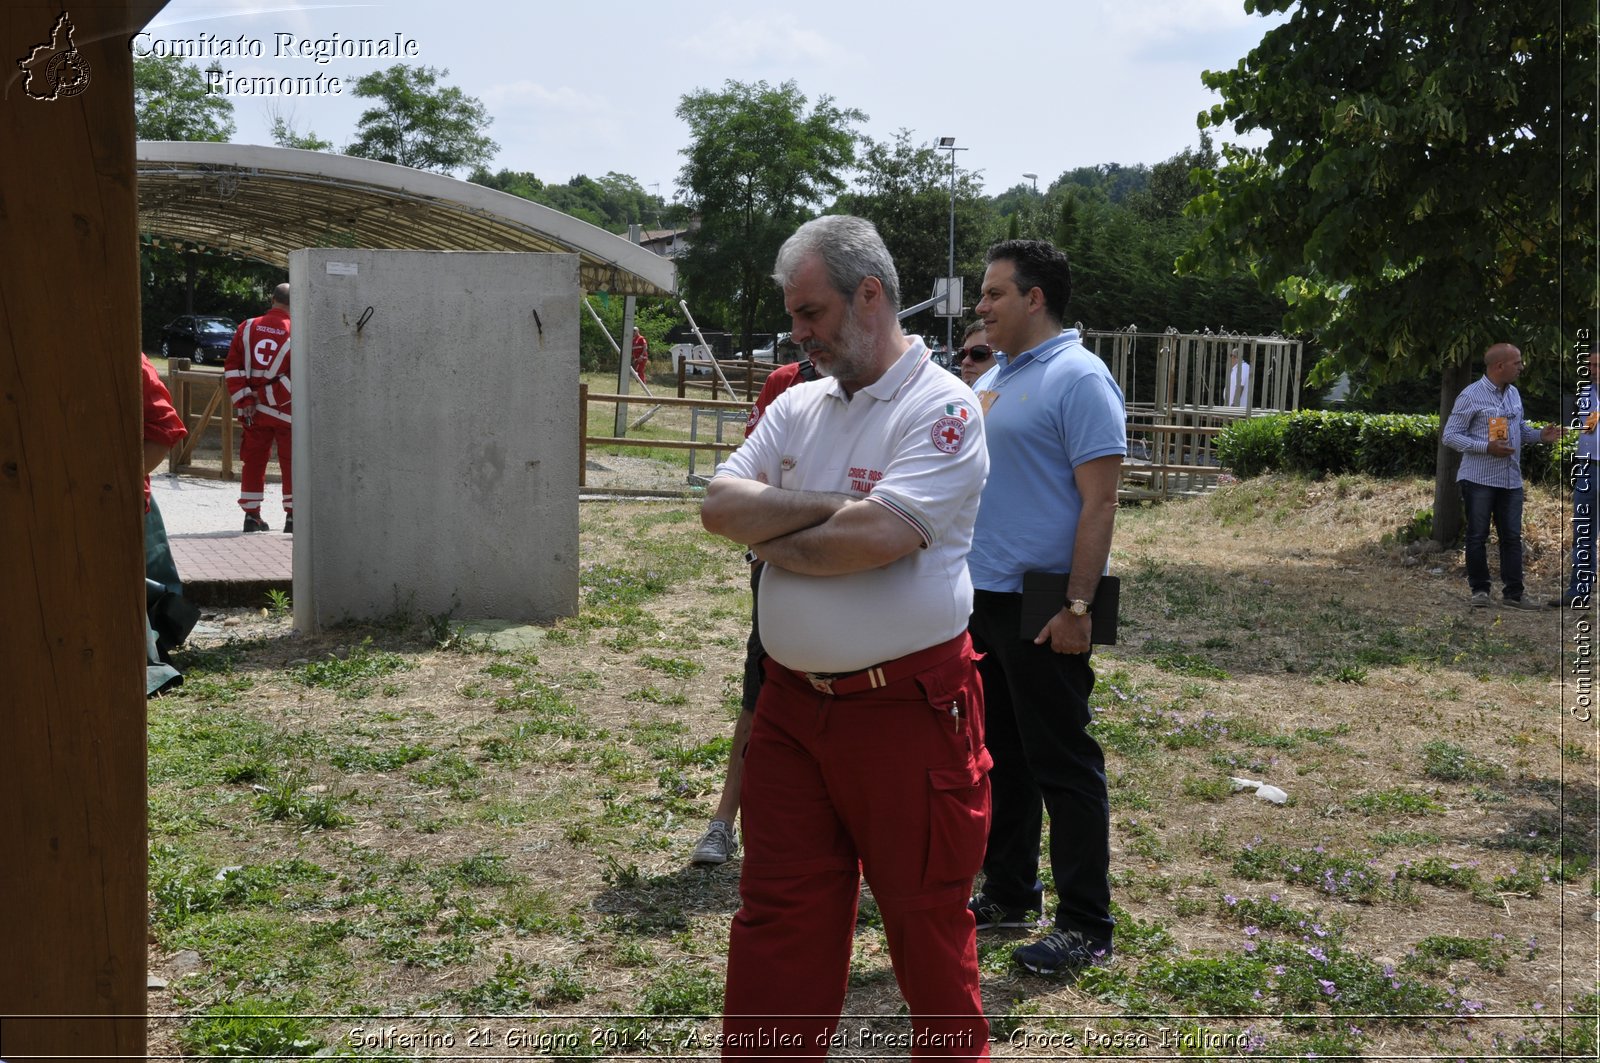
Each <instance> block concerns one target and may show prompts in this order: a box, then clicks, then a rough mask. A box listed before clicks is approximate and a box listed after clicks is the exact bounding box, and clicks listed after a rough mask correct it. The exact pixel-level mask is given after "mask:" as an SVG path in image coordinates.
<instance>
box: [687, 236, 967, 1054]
mask: <svg viewBox="0 0 1600 1063" xmlns="http://www.w3.org/2000/svg"><path fill="white" fill-rule="evenodd" d="M774 278H775V279H776V280H777V281H778V282H779V283H780V284H781V285H782V286H783V292H784V305H785V307H786V309H787V310H788V312H789V314H790V316H791V318H792V320H793V326H794V337H793V338H794V340H795V342H796V343H798V344H800V345H801V347H802V349H803V350H804V352H805V354H806V356H807V357H809V358H810V359H811V360H812V362H813V363H814V364H815V365H816V367H817V369H818V370H819V371H820V372H822V373H824V374H826V375H827V377H828V379H823V380H817V381H813V382H811V383H804V384H800V385H797V386H795V387H792V388H790V389H789V390H788V391H786V392H784V393H783V394H782V395H780V396H779V397H778V399H777V400H776V401H775V402H774V403H773V404H772V406H771V408H770V409H769V410H767V412H766V415H765V417H764V418H763V421H762V424H761V428H760V430H759V431H757V432H756V433H754V434H753V435H752V436H751V437H750V438H749V439H747V440H746V441H745V443H744V445H743V446H741V447H740V448H739V450H737V451H736V452H735V453H734V454H733V455H732V456H731V457H730V458H729V459H728V460H727V461H726V462H724V463H723V464H722V465H721V466H719V467H718V469H717V473H716V475H715V476H714V477H713V479H712V481H711V484H710V486H709V487H708V488H707V490H706V500H705V506H704V509H703V511H702V521H703V523H704V524H705V526H706V528H707V529H708V530H709V531H712V532H714V533H716V534H718V535H723V536H726V537H727V538H729V539H732V540H734V541H735V542H739V543H745V544H748V545H749V546H750V549H751V552H752V554H753V555H754V556H755V557H757V558H759V559H760V560H761V561H763V562H764V563H765V567H764V569H763V572H762V576H761V593H760V599H759V605H758V608H759V610H760V624H761V637H762V641H763V643H764V644H765V646H766V651H767V654H768V658H767V665H766V668H767V675H766V682H765V683H764V684H763V685H762V688H761V695H760V702H759V709H758V711H757V712H756V716H755V725H754V728H753V729H752V732H751V735H750V745H749V748H748V751H747V753H746V758H745V759H746V765H745V776H744V787H743V801H742V804H743V809H742V814H743V815H744V840H745V859H744V864H743V868H742V873H741V877H740V882H739V892H740V899H741V901H742V904H741V907H740V909H739V913H738V914H737V915H736V916H735V917H734V921H733V928H732V932H731V934H730V937H729V945H728V975H727V994H726V998H725V1005H724V1008H725V1011H724V1019H723V1033H724V1037H725V1047H724V1054H726V1055H761V1056H767V1057H771V1056H775V1055H797V1056H805V1055H812V1056H815V1055H818V1054H821V1053H823V1052H825V1051H826V1050H827V1047H828V1038H829V1037H830V1036H831V1034H832V1033H833V1030H834V1027H835V1024H836V1022H837V1019H838V1015H839V1012H840V1009H841V1008H842V1007H843V1004H844V997H845V990H846V986H847V983H848V978H849V969H850V954H851V944H852V937H853V933H854V928H855V915H856V900H857V896H858V894H859V891H860V880H861V875H862V874H863V873H865V875H866V879H867V882H868V884H869V885H870V886H871V887H872V894H873V897H874V899H875V900H876V901H877V904H878V908H879V911H880V912H881V913H882V915H883V925H884V932H885V935H886V936H887V938H888V942H889V954H890V958H891V960H892V961H893V963H894V969H895V976H896V978H897V979H898V981H899V984H900V989H901V992H902V993H903V994H904V996H905V998H906V1003H907V1004H908V1006H909V1008H910V1012H911V1016H912V1024H913V1030H912V1033H911V1038H910V1039H911V1044H910V1047H911V1049H912V1054H913V1055H938V1056H940V1057H941V1058H946V1059H976V1058H982V1057H986V1056H987V1055H988V1040H987V1038H988V1024H987V1023H986V1022H985V1021H984V1018H983V1011H982V998H981V996H980V994H979V989H978V962H977V947H976V935H975V932H974V925H973V920H972V917H971V915H970V914H969V913H968V911H967V908H966V902H967V897H968V895H969V892H970V888H971V883H972V879H973V876H974V875H975V874H976V872H977V869H978V865H979V863H980V862H981V860H982V857H983V848H984V839H985V837H986V835H987V831H988V818H989V788H988V782H987V778H986V774H985V773H986V771H987V769H988V765H989V760H988V754H987V752H986V751H985V749H984V745H983V695H982V691H981V688H980V687H979V685H978V680H977V674H976V670H975V668H974V662H973V655H972V649H971V643H970V641H969V639H968V637H967V634H966V618H967V615H968V612H969V610H970V603H971V598H972V586H971V582H970V581H969V579H968V577H967V567H966V555H967V551H968V548H969V547H970V544H971V533H972V525H973V520H974V519H975V517H976V515H977V506H978V497H979V494H980V492H981V491H982V488H983V481H984V477H985V475H986V474H987V471H988V458H987V455H986V452H985V450H984V444H983V425H982V423H981V418H980V417H979V416H978V411H977V410H976V409H974V408H973V404H972V393H971V392H970V391H969V390H968V389H967V388H966V386H965V385H963V384H962V383H961V382H960V381H959V380H957V379H956V378H955V377H954V376H953V375H951V374H950V373H948V372H946V371H944V370H943V369H941V368H939V366H938V365H937V364H935V363H934V362H933V361H932V360H931V358H930V355H929V352H928V350H927V348H926V347H925V346H924V345H923V343H922V342H921V341H920V340H918V339H916V338H914V337H911V336H907V335H906V334H904V333H903V332H902V331H901V329H900V325H899V322H898V320H897V317H896V313H897V309H898V304H899V294H900V293H899V278H898V275H897V273H896V271H895V267H894V262H893V260H892V259H891V258H890V257H889V253H888V250H887V249H886V248H885V247H884V244H883V241H882V239H881V238H880V237H879V236H878V233H877V230H875V229H874V228H873V227H872V225H871V224H870V223H869V222H866V221H863V220H861V219H859V218H852V217H845V216H831V217H825V218H818V219H816V220H815V221H812V222H808V223H807V224H805V225H803V226H801V227H800V229H799V230H798V231H796V233H795V234H794V235H793V236H791V237H790V238H789V240H788V241H787V242H786V243H785V244H784V245H783V248H782V250H780V251H779V253H778V260H777V264H776V267H775V270H774Z"/></svg>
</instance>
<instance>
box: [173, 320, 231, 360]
mask: <svg viewBox="0 0 1600 1063" xmlns="http://www.w3.org/2000/svg"><path fill="white" fill-rule="evenodd" d="M233 329H234V323H233V322H232V321H229V320H228V319H227V318H225V317H207V316H204V315H201V314H184V315H183V316H182V317H179V318H176V319H174V320H173V322H172V324H170V325H168V326H167V327H166V328H164V329H162V330H161V353H162V354H164V355H166V356H167V357H168V358H188V359H189V360H190V361H192V362H194V364H195V365H221V364H222V363H223V362H224V361H225V360H226V359H227V357H228V344H229V343H231V342H233Z"/></svg>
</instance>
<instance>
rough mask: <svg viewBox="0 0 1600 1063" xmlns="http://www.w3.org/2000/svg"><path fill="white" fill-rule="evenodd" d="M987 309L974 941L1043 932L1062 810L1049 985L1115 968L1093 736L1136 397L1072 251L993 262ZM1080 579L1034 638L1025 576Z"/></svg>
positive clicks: (1101, 776) (987, 275)
mask: <svg viewBox="0 0 1600 1063" xmlns="http://www.w3.org/2000/svg"><path fill="white" fill-rule="evenodd" d="M988 260H989V266H988V269H987V270H986V271H985V272H984V275H983V290H982V296H983V297H982V298H981V299H980V300H979V302H978V306H977V313H978V316H979V317H981V318H982V319H983V322H984V325H985V326H986V331H987V335H988V337H989V342H990V343H991V344H993V345H994V346H995V347H998V348H1000V349H1002V350H1004V351H1006V353H1007V354H1008V355H1009V358H1008V360H1007V363H1006V364H1005V365H1004V366H996V367H995V368H993V369H991V370H989V372H987V373H985V374H984V375H983V376H981V377H979V378H978V381H977V383H976V384H974V385H973V391H975V392H976V393H977V396H978V400H979V402H981V403H982V405H983V410H984V419H983V420H984V438H985V439H986V440H987V442H988V447H989V460H990V468H991V475H990V477H989V481H988V483H987V484H985V485H984V489H983V504H982V506H981V507H980V508H979V510H978V523H977V528H976V529H975V530H974V532H973V538H972V554H971V556H970V557H969V558H968V565H969V567H970V569H971V572H972V585H973V588H974V594H973V606H972V641H973V644H974V645H975V646H976V647H977V648H978V650H979V652H981V653H983V654H984V658H983V661H982V663H981V665H980V666H979V672H980V673H981V674H982V676H983V689H984V696H985V700H986V704H987V706H988V710H989V711H988V716H987V722H988V725H989V732H988V734H989V741H990V743H991V749H992V751H993V754H994V771H993V772H992V773H991V781H992V785H993V787H994V824H993V826H992V827H991V828H990V831H989V848H988V852H987V853H986V854H985V856H984V860H983V874H984V885H983V892H982V893H980V894H979V895H978V896H976V897H974V898H973V899H972V911H973V914H974V916H976V918H977V922H978V929H980V930H986V929H989V928H991V927H1030V926H1033V925H1035V924H1036V922H1037V915H1036V914H1035V913H1037V912H1039V911H1040V910H1041V909H1042V908H1043V903H1044V898H1043V892H1044V886H1043V884H1042V883H1041V881H1040V879H1039V842H1040V838H1041V836H1042V833H1043V819H1044V812H1045V811H1046V810H1048V811H1049V813H1050V848H1049V853H1050V869H1051V875H1052V876H1053V878H1054V881H1055V890H1056V909H1055V920H1054V927H1053V928H1052V929H1051V930H1050V932H1049V933H1047V934H1045V935H1044V936H1043V937H1041V938H1039V939H1038V940H1036V941H1032V942H1029V943H1028V944H1025V945H1023V946H1022V947H1020V948H1018V949H1017V950H1016V951H1015V952H1013V953H1012V958H1013V959H1015V960H1016V962H1017V963H1019V964H1021V965H1022V966H1024V967H1026V968H1028V969H1029V970H1031V971H1035V972H1037V973H1039V974H1062V975H1066V974H1072V973H1075V972H1077V971H1079V970H1081V969H1083V968H1085V967H1090V966H1095V965H1097V964H1101V963H1105V962H1107V961H1108V960H1110V958H1111V951H1112V942H1111V931H1112V918H1111V887H1110V882H1109V871H1110V864H1111V806H1110V801H1109V798H1108V794H1107V788H1106V769H1105V755H1104V753H1103V752H1102V751H1101V749H1100V746H1099V744H1098V743H1097V742H1096V741H1095V740H1094V736H1092V735H1091V734H1090V733H1089V731H1088V726H1089V721H1090V710H1089V694H1090V692H1091V691H1092V690H1093V689H1094V670H1093V669H1092V668H1091V667H1090V665H1089V652H1090V646H1089V635H1090V623H1091V616H1090V613H1091V612H1092V610H1093V604H1092V603H1093V602H1094V600H1095V590H1096V588H1097V587H1098V586H1099V583H1100V576H1101V574H1102V573H1104V572H1105V570H1106V562H1107V558H1108V557H1109V556H1110V553H1111V535H1112V531H1113V526H1114V523H1115V519H1116V513H1117V485H1118V483H1119V481H1120V480H1121V474H1122V457H1123V455H1124V454H1126V453H1127V449H1128V448H1127V420H1126V419H1127V413H1126V410H1125V407H1124V404H1123V397H1122V391H1121V389H1120V388H1118V387H1117V382H1116V380H1115V379H1113V378H1112V376H1111V373H1110V371H1109V370H1108V369H1107V368H1106V365H1105V363H1104V362H1102V361H1101V360H1100V359H1099V358H1098V357H1097V356H1096V355H1095V354H1094V352H1092V351H1090V350H1089V349H1088V348H1086V347H1084V345H1083V343H1082V342H1081V340H1080V339H1079V338H1078V331H1077V330H1076V329H1063V328H1062V325H1063V323H1064V321H1065V320H1066V313H1067V302H1068V299H1069V298H1070V297H1071V294H1072V270H1071V267H1070V265H1069V263H1068V261H1067V256H1066V254H1065V253H1064V252H1062V251H1060V250H1058V249H1056V248H1055V247H1052V246H1051V245H1050V244H1047V243H1045V242H1043V241H1041V240H1007V241H1005V242H1003V243H999V244H996V245H995V246H994V247H992V248H990V249H989V254H988ZM1028 572H1047V573H1053V574H1061V573H1068V574H1069V577H1068V579H1067V586H1066V593H1065V594H1064V595H1063V597H1062V599H1061V600H1060V601H1059V603H1051V604H1053V605H1057V606H1058V608H1057V611H1056V613H1055V615H1054V616H1052V617H1051V618H1050V620H1049V622H1048V623H1047V624H1046V625H1045V626H1044V627H1043V628H1041V629H1038V630H1033V629H1032V626H1031V625H1030V629H1029V630H1023V629H1022V612H1023V610H1022V587H1023V575H1024V574H1025V573H1028Z"/></svg>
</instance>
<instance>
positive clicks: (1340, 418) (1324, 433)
mask: <svg viewBox="0 0 1600 1063" xmlns="http://www.w3.org/2000/svg"><path fill="white" fill-rule="evenodd" d="M1366 417H1367V415H1366V414H1359V413H1329V412H1327V411H1324V410H1301V411H1300V412H1299V413H1292V414H1290V415H1289V420H1288V423H1286V424H1285V425H1284V426H1283V466H1282V467H1283V468H1285V469H1287V470H1289V471H1290V472H1303V473H1308V474H1310V475H1312V476H1321V475H1324V474H1326V473H1340V472H1353V471H1355V468H1356V444H1357V442H1358V441H1359V440H1360V438H1361V422H1362V421H1364V420H1366Z"/></svg>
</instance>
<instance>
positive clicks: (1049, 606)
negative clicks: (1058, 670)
mask: <svg viewBox="0 0 1600 1063" xmlns="http://www.w3.org/2000/svg"><path fill="white" fill-rule="evenodd" d="M1068 575H1070V573H1066V572H1024V573H1023V574H1022V624H1021V631H1020V632H1019V634H1021V636H1022V637H1023V638H1024V639H1026V640H1027V641H1029V642H1032V641H1033V640H1034V639H1035V638H1037V637H1038V635H1039V632H1040V631H1041V630H1043V629H1044V626H1045V625H1046V624H1048V623H1049V622H1050V618H1051V617H1053V616H1055V615H1056V614H1057V613H1059V612H1061V608H1062V606H1064V605H1066V604H1067V576H1068ZM1121 600H1122V581H1121V580H1120V579H1118V578H1117V577H1116V576H1101V577H1100V584H1099V586H1097V587H1095V589H1094V601H1093V602H1091V603H1090V607H1089V641H1090V642H1091V643H1093V644H1095V645H1099V646H1115V645H1116V644H1117V608H1118V605H1119V603H1120V602H1121Z"/></svg>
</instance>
